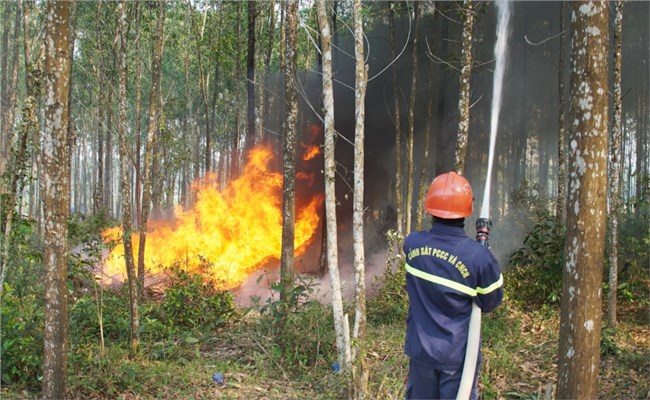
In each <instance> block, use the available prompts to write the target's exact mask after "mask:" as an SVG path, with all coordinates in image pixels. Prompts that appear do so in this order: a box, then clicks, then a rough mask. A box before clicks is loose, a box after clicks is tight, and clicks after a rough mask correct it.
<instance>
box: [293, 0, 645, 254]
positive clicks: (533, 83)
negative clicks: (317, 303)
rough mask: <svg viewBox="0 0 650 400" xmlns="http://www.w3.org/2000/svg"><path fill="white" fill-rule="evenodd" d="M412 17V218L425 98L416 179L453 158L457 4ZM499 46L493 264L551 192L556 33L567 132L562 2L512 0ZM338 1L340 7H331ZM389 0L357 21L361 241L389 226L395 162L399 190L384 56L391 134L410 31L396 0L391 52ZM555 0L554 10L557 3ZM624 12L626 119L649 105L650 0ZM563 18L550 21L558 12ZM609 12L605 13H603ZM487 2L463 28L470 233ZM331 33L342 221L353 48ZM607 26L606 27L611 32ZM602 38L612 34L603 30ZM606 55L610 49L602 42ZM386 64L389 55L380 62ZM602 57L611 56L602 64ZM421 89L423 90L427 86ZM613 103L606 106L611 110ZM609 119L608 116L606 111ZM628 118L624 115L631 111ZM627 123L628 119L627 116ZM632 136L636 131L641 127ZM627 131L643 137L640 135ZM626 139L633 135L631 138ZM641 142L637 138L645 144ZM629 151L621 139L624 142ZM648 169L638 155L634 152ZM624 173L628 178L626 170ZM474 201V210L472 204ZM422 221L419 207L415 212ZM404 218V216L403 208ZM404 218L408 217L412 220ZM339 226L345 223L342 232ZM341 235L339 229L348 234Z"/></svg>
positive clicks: (483, 161) (372, 241) (492, 16)
mask: <svg viewBox="0 0 650 400" xmlns="http://www.w3.org/2000/svg"><path fill="white" fill-rule="evenodd" d="M419 6H420V18H421V20H420V24H419V31H418V32H417V35H418V45H417V63H418V64H417V86H416V90H417V92H416V100H415V110H414V124H415V125H414V174H413V177H414V180H415V183H414V188H415V190H416V192H415V193H414V196H413V200H414V204H413V205H412V207H413V216H414V219H415V218H416V210H415V206H416V202H417V198H418V193H417V189H418V188H417V186H418V180H419V175H420V172H419V171H420V168H421V167H420V166H421V162H422V158H423V151H424V149H423V140H424V139H423V137H424V131H425V128H426V126H427V106H428V102H429V101H432V111H431V112H432V120H431V121H430V124H429V125H430V129H431V130H430V134H431V145H430V155H429V160H428V164H427V167H426V177H425V180H426V183H427V185H428V183H429V182H430V181H431V180H432V179H433V177H435V176H436V175H437V174H439V173H443V172H446V171H449V170H451V169H452V168H453V167H454V165H453V161H454V151H455V145H456V132H457V128H458V94H459V70H460V61H459V60H460V54H461V33H462V16H461V15H460V14H459V12H458V7H459V6H458V4H457V3H453V2H439V3H436V6H437V7H438V9H437V10H436V15H435V16H434V14H432V11H433V9H432V5H431V4H430V3H428V2H421V3H419ZM512 6H513V7H512V19H511V26H510V37H509V40H508V52H509V54H508V58H507V60H506V72H505V82H504V88H503V94H502V96H503V104H502V108H501V114H500V119H499V129H498V133H497V142H496V148H497V150H496V155H495V165H494V170H493V181H492V182H493V187H492V188H491V192H492V201H491V205H490V209H491V211H490V214H491V218H492V220H493V222H494V226H493V233H492V235H491V238H492V240H491V242H492V249H493V251H494V252H495V253H496V254H497V255H498V256H499V258H500V260H501V262H502V263H503V264H506V263H507V258H508V256H509V254H510V253H511V252H512V251H513V250H514V249H516V248H517V247H519V246H520V245H521V242H522V239H523V235H524V234H525V232H526V229H525V228H526V227H527V226H528V225H527V224H528V223H529V222H530V220H531V218H532V215H528V214H530V213H532V212H533V209H534V207H532V205H531V204H530V202H531V199H535V200H536V201H538V202H541V203H543V207H546V208H547V209H549V210H552V207H553V202H554V197H555V195H556V193H557V164H558V162H557V157H558V155H557V154H558V149H557V141H558V134H559V113H560V105H559V89H558V85H559V72H558V66H559V59H560V41H564V49H565V54H564V57H565V61H564V63H565V71H563V73H564V80H565V99H566V100H565V103H566V105H565V107H566V108H565V112H566V113H567V114H566V115H567V122H566V123H565V126H566V127H567V134H568V135H570V129H569V128H570V122H569V120H568V117H569V113H570V110H569V105H570V96H571V93H569V87H570V82H569V67H568V66H570V59H569V57H570V17H569V12H570V7H571V4H566V5H563V3H561V2H533V1H521V2H514V3H513V5H512ZM340 7H344V6H343V5H340V6H339V12H342V13H345V12H348V11H349V10H345V9H341V8H340ZM388 7H389V3H388V2H377V3H374V4H373V5H372V11H371V14H373V15H382V17H381V18H374V19H373V21H374V23H373V24H372V25H366V26H364V29H365V34H366V38H367V47H366V51H367V60H368V61H367V62H368V65H369V73H368V77H369V83H368V91H367V95H366V125H365V129H366V158H365V181H366V184H365V185H366V186H365V188H366V189H365V194H364V197H365V202H366V205H367V207H368V212H367V225H366V231H367V234H366V237H367V251H368V252H369V253H372V252H373V251H376V250H377V248H379V247H381V243H383V242H382V241H383V234H384V233H385V232H386V230H387V229H394V228H395V208H394V204H395V176H396V174H397V173H399V174H401V176H402V179H403V184H402V187H403V188H404V190H406V189H405V188H406V176H407V173H406V170H405V169H404V168H405V165H406V155H405V153H404V152H405V150H404V149H402V150H401V151H402V152H403V153H402V154H403V155H402V168H403V170H402V171H400V172H397V171H396V161H395V159H396V148H395V121H396V116H395V113H394V106H393V101H394V98H393V96H394V95H395V94H394V92H393V81H392V76H393V74H392V71H391V68H396V69H397V74H396V75H397V79H398V82H397V87H398V93H397V97H398V101H399V105H400V118H399V120H400V121H401V133H402V145H403V146H404V143H405V141H406V135H407V132H408V111H409V110H408V104H409V98H410V96H411V93H410V90H411V89H410V88H411V79H412V74H413V62H412V51H413V48H412V41H413V37H414V35H415V34H416V33H415V31H414V28H415V21H414V20H413V13H412V9H410V10H407V8H406V5H404V4H399V5H398V6H397V7H398V12H397V13H396V14H397V15H398V17H397V18H396V20H395V23H396V29H395V48H396V50H395V51H396V53H397V54H398V57H397V58H396V59H393V57H392V50H391V44H390V40H391V39H390V35H391V33H390V28H389V23H388ZM562 7H564V11H562ZM625 7H626V8H625V19H624V24H623V44H624V45H623V49H622V51H623V57H622V59H623V72H622V79H623V82H622V86H623V94H624V98H623V112H624V115H627V116H628V117H626V118H627V120H629V121H632V120H634V119H635V118H636V116H637V115H638V114H639V113H640V112H641V113H647V108H648V104H649V103H648V87H649V76H648V75H649V73H648V68H649V66H648V58H649V57H648V54H649V43H650V42H649V30H650V29H649V25H648V24H649V18H648V17H649V14H650V5H649V4H648V3H645V2H628V3H626V5H625ZM562 12H564V16H563V17H562V18H564V26H563V30H561V26H560V20H561V15H562V14H561V13H562ZM612 14H613V13H612ZM495 30H496V12H495V8H494V4H493V3H487V2H479V3H477V4H476V18H475V26H474V30H473V34H474V40H473V68H472V81H471V101H470V104H472V107H471V111H470V115H471V120H470V125H469V144H468V151H467V157H466V163H465V165H466V167H465V168H466V169H465V176H466V177H467V178H468V180H469V181H470V183H471V184H472V187H473V191H474V197H475V202H474V210H475V215H473V216H472V217H470V218H468V220H467V221H466V230H467V232H468V234H470V235H472V236H473V235H474V233H475V232H474V220H475V218H476V217H477V216H478V212H479V211H480V207H481V203H482V200H483V199H482V195H483V190H484V182H485V180H486V177H485V174H486V170H487V156H488V145H489V127H490V107H491V102H492V99H491V96H492V84H493V82H492V79H493V70H494V66H495V62H494V53H493V48H494V43H495V39H496V38H495V35H496V33H495ZM337 32H338V33H337V35H336V37H335V39H334V45H335V48H334V56H333V59H334V79H335V85H334V91H335V118H336V129H337V131H338V132H339V134H340V135H342V136H344V137H345V138H347V140H344V139H341V138H339V139H338V140H337V148H336V155H337V162H338V163H339V172H340V176H341V177H342V178H346V181H345V182H343V179H341V180H340V181H339V183H338V186H337V200H338V201H339V202H340V205H339V206H338V212H339V213H338V218H339V221H340V224H341V225H342V226H345V224H346V223H348V222H349V219H350V218H351V209H352V195H351V188H350V186H351V185H352V179H351V177H352V171H353V163H354V160H353V146H352V145H351V144H350V143H349V142H348V141H353V139H354V90H353V88H354V69H355V68H354V62H355V60H354V48H353V42H352V40H351V39H352V38H351V33H350V31H349V30H348V27H346V26H342V27H341V26H339V27H338V28H337ZM610 36H612V37H613V34H611V35H610ZM612 40H613V39H612ZM610 61H611V54H610ZM391 64H392V65H391ZM310 67H312V68H313V70H312V71H311V72H309V73H305V75H304V76H305V82H306V84H305V88H307V90H306V93H308V96H306V97H304V98H303V100H305V99H308V102H309V103H310V104H311V107H310V106H308V105H307V104H306V102H305V103H303V104H302V106H301V112H302V114H303V115H304V117H303V118H305V119H308V120H311V121H314V120H317V118H316V117H315V116H314V113H313V111H312V107H313V109H315V110H319V109H320V103H319V96H320V93H319V91H318V88H319V85H320V82H319V80H318V74H317V73H316V72H314V71H315V70H317V69H318V65H313V66H310ZM611 73H612V68H610V75H611ZM430 97H432V99H431V100H430V99H429V98H430ZM611 108H612V107H610V110H611ZM610 123H611V119H610ZM629 125H633V122H630V124H629ZM628 129H630V130H634V129H635V126H628ZM632 135H633V136H636V135H645V136H641V138H644V137H645V138H646V139H645V140H646V141H647V132H642V131H641V130H640V129H639V130H638V131H637V132H633V133H632ZM638 143H641V145H644V144H643V140H640V141H639V142H638ZM632 145H633V146H635V145H636V144H634V143H633V144H632ZM645 146H646V148H647V143H646V144H645ZM628 151H632V148H631V147H629V148H628ZM635 159H636V158H635V156H634V155H632V156H631V157H629V158H628V159H627V160H626V161H624V162H625V163H626V164H625V168H627V170H630V169H631V170H632V171H634V169H635V168H638V165H632V164H634V162H635V161H634V160H635ZM641 167H642V168H645V170H646V173H647V168H648V166H647V165H645V166H643V164H641ZM629 179H630V181H629V182H627V184H628V185H635V184H636V183H635V182H634V180H633V178H629ZM477 210H478V211H477ZM425 219H426V221H427V222H426V225H425V226H429V222H428V220H429V217H428V216H426V217H425ZM414 221H415V220H414ZM412 226H415V222H413V224H412ZM343 234H345V233H343ZM348 243H349V241H348Z"/></svg>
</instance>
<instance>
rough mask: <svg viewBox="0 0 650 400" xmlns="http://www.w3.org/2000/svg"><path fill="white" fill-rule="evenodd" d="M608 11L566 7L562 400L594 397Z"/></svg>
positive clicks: (592, 5) (602, 6) (588, 5)
mask: <svg viewBox="0 0 650 400" xmlns="http://www.w3.org/2000/svg"><path fill="white" fill-rule="evenodd" d="M608 7H609V6H608V4H607V2H606V1H597V2H593V1H590V2H575V3H573V4H572V21H571V33H572V40H571V93H572V96H571V118H570V121H572V126H571V128H570V131H571V136H570V138H569V139H570V140H569V168H568V178H569V186H568V199H567V232H566V239H565V243H566V245H565V250H564V271H563V279H562V304H561V318H560V341H559V349H558V389H557V397H558V398H561V399H594V398H597V397H598V371H599V366H600V331H601V318H602V272H603V262H604V255H605V254H604V252H605V220H606V202H607V128H608V124H607V121H608V113H607V107H608V68H607V51H608V48H609V46H608V44H609V38H608V32H609V25H608V14H609V10H608Z"/></svg>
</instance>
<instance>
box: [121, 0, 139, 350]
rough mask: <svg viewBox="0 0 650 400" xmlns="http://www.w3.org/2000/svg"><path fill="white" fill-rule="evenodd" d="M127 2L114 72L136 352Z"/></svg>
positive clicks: (124, 238)
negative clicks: (128, 138) (128, 117)
mask: <svg viewBox="0 0 650 400" xmlns="http://www.w3.org/2000/svg"><path fill="white" fill-rule="evenodd" d="M126 10H127V6H126V0H120V1H119V2H118V3H117V8H116V14H117V32H116V38H117V52H116V56H117V73H118V89H117V90H118V94H119V96H118V97H119V99H118V114H117V134H118V140H119V149H120V192H121V194H122V243H123V245H124V263H125V266H126V275H127V280H128V285H129V312H130V316H131V337H130V342H131V349H130V351H131V355H132V356H133V355H135V354H136V353H137V352H138V348H139V347H140V340H139V337H140V335H139V333H138V331H139V326H140V312H139V308H138V297H139V295H138V282H137V281H138V279H137V274H136V270H135V264H134V262H133V241H132V239H131V237H132V234H133V231H132V227H131V160H130V157H129V155H130V148H129V144H128V141H127V137H126V107H127V104H126V103H127V100H128V99H127V91H126V89H127V88H126V85H127V72H128V71H127V63H126V58H127V52H126V51H127V21H126V19H127V13H126Z"/></svg>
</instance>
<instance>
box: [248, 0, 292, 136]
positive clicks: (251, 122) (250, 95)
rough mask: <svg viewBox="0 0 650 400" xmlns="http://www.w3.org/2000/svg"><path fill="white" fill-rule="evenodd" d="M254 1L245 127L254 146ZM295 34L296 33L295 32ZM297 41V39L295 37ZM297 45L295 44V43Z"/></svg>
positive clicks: (250, 9) (250, 13)
mask: <svg viewBox="0 0 650 400" xmlns="http://www.w3.org/2000/svg"><path fill="white" fill-rule="evenodd" d="M255 5H256V1H255V0H249V1H248V54H247V56H246V93H247V95H248V97H247V125H248V126H247V128H246V132H247V133H246V136H247V137H246V145H247V146H248V148H251V147H253V146H255V132H256V129H255V114H256V112H255V19H256V17H257V11H256V10H255ZM296 35H297V33H296ZM296 43H297V39H296ZM296 46H297V45H296Z"/></svg>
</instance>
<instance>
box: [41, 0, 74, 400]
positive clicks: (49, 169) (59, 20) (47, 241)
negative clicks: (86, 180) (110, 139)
mask: <svg viewBox="0 0 650 400" xmlns="http://www.w3.org/2000/svg"><path fill="white" fill-rule="evenodd" d="M71 7H72V3H71V2H67V1H50V2H48V3H47V14H46V15H47V16H46V21H47V22H46V25H45V47H46V59H45V96H46V99H47V101H46V103H45V122H44V126H43V138H42V140H43V145H42V166H43V169H42V171H41V172H42V182H41V187H42V193H43V201H44V207H45V220H46V221H47V223H46V224H45V227H44V243H43V248H44V255H43V260H44V264H45V338H44V352H43V397H44V398H46V399H62V398H64V396H65V387H66V386H65V379H66V375H67V350H68V346H67V338H68V310H67V295H68V291H67V284H66V283H67V263H68V242H67V236H68V215H69V210H70V147H69V141H70V138H69V137H68V135H69V131H68V119H69V118H70V110H69V108H68V104H69V103H68V96H69V95H70V91H69V85H68V83H69V81H70V72H71V62H70V61H71V57H70V55H69V49H70V42H69V41H70V34H71V32H70V30H69V26H68V19H69V17H70V9H71Z"/></svg>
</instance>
